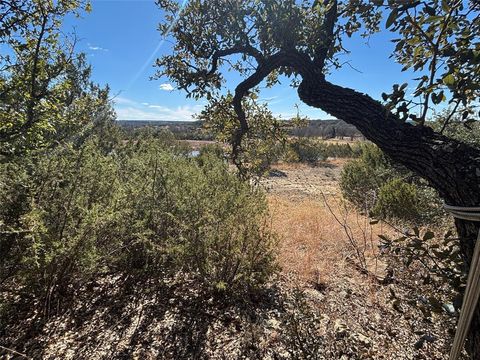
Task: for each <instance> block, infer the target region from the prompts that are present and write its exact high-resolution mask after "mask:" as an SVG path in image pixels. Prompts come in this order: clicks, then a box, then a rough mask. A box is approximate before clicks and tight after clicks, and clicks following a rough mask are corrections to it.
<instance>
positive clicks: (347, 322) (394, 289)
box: [264, 160, 452, 359]
mask: <svg viewBox="0 0 480 360" xmlns="http://www.w3.org/2000/svg"><path fill="white" fill-rule="evenodd" d="M345 162H346V161H345V160H331V161H327V162H325V163H322V164H319V165H318V166H316V167H310V166H307V165H301V164H292V165H291V164H280V165H278V166H275V167H274V171H273V172H272V174H273V175H274V176H270V177H269V178H268V179H266V180H265V181H264V186H265V187H266V189H267V191H268V193H269V195H268V199H269V204H270V211H271V216H272V227H273V229H274V230H275V231H276V233H277V234H278V235H279V237H280V240H279V264H280V266H281V267H282V274H283V275H284V276H285V277H286V278H288V282H290V283H291V284H293V285H290V286H294V287H299V288H302V289H303V291H304V292H305V294H307V297H308V298H309V299H310V302H311V304H313V306H314V307H315V308H317V309H318V311H319V313H320V314H321V316H322V319H323V320H322V329H323V330H322V335H323V336H325V338H326V339H327V341H331V342H332V343H334V344H336V345H334V347H335V346H339V347H340V346H346V347H351V351H352V352H351V353H350V354H347V353H346V355H345V357H341V358H342V359H357V358H358V359H446V358H447V355H446V354H447V352H448V343H449V341H450V340H449V339H450V335H448V331H447V328H448V326H445V324H446V323H450V324H451V321H452V318H451V317H449V316H447V315H446V314H443V315H442V314H440V315H438V316H439V317H438V318H437V319H436V321H434V322H433V323H431V322H430V323H429V322H426V321H425V320H424V319H423V317H422V316H421V315H420V314H419V312H420V311H419V310H418V309H415V308H413V309H409V310H407V311H404V310H402V309H399V308H397V307H396V305H395V301H394V300H395V299H393V298H392V294H393V293H395V296H398V297H399V298H404V299H406V298H408V297H412V296H420V295H413V294H414V293H412V291H413V292H415V290H414V289H413V288H409V285H408V283H409V280H406V279H409V278H410V277H412V276H413V277H414V278H415V275H413V274H412V273H409V272H410V271H415V270H411V269H410V270H407V269H403V271H405V272H404V273H403V274H402V276H405V277H406V279H402V280H400V279H399V280H398V281H399V282H397V283H395V284H393V283H392V284H390V283H389V281H388V279H386V277H387V276H389V274H388V273H387V265H388V264H387V261H388V260H386V259H385V258H384V257H383V256H382V254H381V253H380V251H379V248H378V245H379V241H378V240H379V238H378V235H379V234H393V233H394V231H393V230H392V229H391V228H389V227H388V226H385V225H383V224H382V223H381V222H380V223H378V224H375V225H370V219H368V218H367V217H366V216H364V215H362V214H359V213H358V212H357V211H355V210H354V209H352V208H350V207H349V206H348V205H346V204H345V203H344V202H343V201H342V198H341V193H340V189H339V185H338V181H339V176H340V173H341V169H342V167H343V165H344V164H345ZM365 269H366V270H367V272H365V271H364V270H365ZM399 270H400V269H399ZM403 281H404V282H403ZM440 319H444V320H440ZM442 321H445V323H444V324H442Z"/></svg>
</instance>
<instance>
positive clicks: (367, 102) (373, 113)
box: [298, 73, 480, 359]
mask: <svg viewBox="0 0 480 360" xmlns="http://www.w3.org/2000/svg"><path fill="white" fill-rule="evenodd" d="M298 95H299V97H300V99H301V100H302V101H303V102H304V103H306V104H307V105H310V106H313V107H316V108H320V109H322V110H324V111H326V112H328V113H329V114H331V115H334V116H335V117H337V118H339V119H342V120H344V121H346V122H347V123H349V124H352V125H354V126H356V127H357V128H358V130H359V131H360V132H361V133H362V134H363V135H364V136H365V137H366V138H367V139H368V140H370V141H372V142H373V143H375V144H376V145H377V146H378V147H380V148H381V149H382V150H383V151H384V152H385V153H386V154H388V155H389V156H390V157H391V158H392V159H393V160H394V161H397V162H398V163H400V164H402V165H404V166H406V167H407V168H408V169H410V170H412V171H413V172H415V173H416V174H418V175H420V176H422V177H423V178H425V179H427V180H428V181H429V182H430V184H431V185H432V186H433V187H434V188H435V189H436V190H438V191H439V193H440V196H441V197H442V198H443V199H444V200H445V201H446V202H447V203H448V204H451V205H456V206H479V205H480V151H479V150H478V149H475V148H473V147H470V146H468V145H466V144H464V143H461V142H458V141H455V140H453V139H451V138H447V137H445V136H443V135H441V134H438V133H435V132H434V131H433V130H432V129H430V128H428V127H424V126H413V125H410V124H407V123H403V122H401V121H400V120H399V119H398V118H396V116H395V115H393V114H392V113H390V112H389V111H387V110H386V109H385V108H384V107H383V106H382V105H381V104H380V103H379V102H377V101H375V100H373V99H372V98H370V97H369V96H368V95H365V94H361V93H359V92H357V91H355V90H352V89H348V88H344V87H340V86H337V85H334V84H331V83H329V82H328V81H326V80H325V79H324V78H323V75H318V76H312V74H311V73H310V75H309V77H304V80H303V82H302V83H301V85H300V87H299V89H298ZM479 226H480V224H479V223H474V222H469V221H465V220H459V219H457V220H456V227H457V231H458V234H459V236H460V246H461V251H462V254H463V256H464V259H465V270H466V271H468V268H469V264H470V262H471V259H472V254H473V249H474V246H475V241H476V238H477V234H478V231H479ZM466 348H467V351H468V352H469V354H470V355H471V356H472V359H480V307H479V306H478V305H477V308H476V313H475V316H474V318H473V321H472V324H471V326H470V332H469V337H468V340H467V344H466Z"/></svg>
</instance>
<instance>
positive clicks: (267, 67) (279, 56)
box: [232, 50, 318, 167]
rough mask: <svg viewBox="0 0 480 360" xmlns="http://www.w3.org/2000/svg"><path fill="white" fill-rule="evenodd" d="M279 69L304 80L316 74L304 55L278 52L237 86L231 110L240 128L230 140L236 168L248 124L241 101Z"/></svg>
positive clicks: (293, 51) (295, 52) (308, 59)
mask: <svg viewBox="0 0 480 360" xmlns="http://www.w3.org/2000/svg"><path fill="white" fill-rule="evenodd" d="M280 67H290V68H293V69H295V71H297V72H298V73H299V74H300V75H301V76H302V77H304V78H308V77H309V76H313V75H314V74H315V73H316V72H315V66H313V62H312V61H311V60H310V58H309V57H308V56H306V55H305V54H302V53H300V52H298V51H296V50H289V51H279V52H278V53H276V54H274V55H272V56H270V57H268V58H266V59H265V60H264V61H263V62H262V63H261V64H260V66H259V67H258V68H257V69H256V70H255V72H254V73H253V74H251V75H250V76H249V77H247V78H246V79H245V80H243V81H242V82H241V83H240V84H238V85H237V87H236V88H235V95H234V97H233V101H232V103H233V108H234V110H235V113H236V115H237V118H238V121H239V123H240V127H239V128H238V129H237V131H236V132H235V133H234V137H233V139H232V146H233V151H232V160H233V162H234V163H235V164H236V165H237V167H238V165H240V164H239V163H238V154H239V151H240V146H241V142H242V138H243V136H244V135H245V133H246V132H247V131H248V122H247V119H246V115H245V111H244V109H243V106H242V100H243V98H244V97H245V96H246V95H248V93H249V92H250V90H251V89H253V88H254V87H255V86H257V85H258V84H260V83H261V82H262V81H263V80H264V79H265V78H266V77H267V76H268V75H269V74H270V73H271V72H272V71H274V70H276V69H278V68H280ZM317 75H318V74H317Z"/></svg>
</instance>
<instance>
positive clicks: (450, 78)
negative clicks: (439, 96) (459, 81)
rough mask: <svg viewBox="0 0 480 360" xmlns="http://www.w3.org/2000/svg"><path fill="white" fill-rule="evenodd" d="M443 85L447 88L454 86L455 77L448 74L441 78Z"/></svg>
mask: <svg viewBox="0 0 480 360" xmlns="http://www.w3.org/2000/svg"><path fill="white" fill-rule="evenodd" d="M442 80H443V83H444V84H445V85H447V86H452V85H453V84H455V77H454V76H453V75H452V74H448V75H446V76H444V77H443V79H442Z"/></svg>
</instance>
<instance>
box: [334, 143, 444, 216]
mask: <svg viewBox="0 0 480 360" xmlns="http://www.w3.org/2000/svg"><path fill="white" fill-rule="evenodd" d="M361 150H362V155H361V156H360V158H359V159H355V160H352V161H350V162H349V163H347V164H346V165H345V167H344V168H343V170H342V173H341V178H340V188H341V190H342V194H343V197H344V198H345V199H347V200H348V201H350V202H351V203H353V204H354V205H355V206H356V207H357V208H359V209H360V210H362V211H366V212H369V213H370V214H371V215H372V216H375V217H379V218H383V219H390V220H398V221H402V222H405V223H407V224H408V225H420V224H426V223H433V222H436V221H437V220H438V219H439V218H441V216H442V215H443V210H442V209H441V201H440V198H439V197H438V194H437V193H436V192H435V191H434V190H433V189H432V188H430V187H429V186H428V185H427V184H426V183H425V182H424V181H422V180H421V179H419V178H418V177H415V176H413V174H412V173H411V172H409V171H408V170H407V169H405V168H403V167H401V166H395V165H394V164H392V163H391V162H390V161H389V159H388V158H387V157H386V156H385V155H384V154H383V152H382V151H381V150H380V149H379V148H377V147H376V146H374V145H371V144H365V145H362V146H361Z"/></svg>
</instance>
